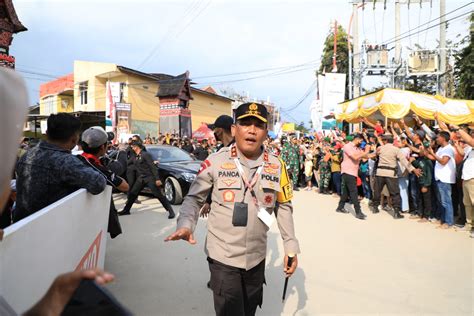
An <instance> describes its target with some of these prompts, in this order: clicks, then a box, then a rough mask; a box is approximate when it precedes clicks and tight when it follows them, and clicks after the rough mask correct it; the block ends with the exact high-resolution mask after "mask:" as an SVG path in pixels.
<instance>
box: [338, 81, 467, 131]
mask: <svg viewBox="0 0 474 316" xmlns="http://www.w3.org/2000/svg"><path fill="white" fill-rule="evenodd" d="M410 112H411V113H415V114H416V115H418V116H419V117H420V118H424V119H427V120H434V119H435V117H434V116H435V114H436V113H437V114H438V118H439V119H440V120H442V121H444V122H446V123H449V124H457V125H459V124H472V123H474V101H473V100H457V99H449V98H445V97H442V96H439V95H436V96H433V95H429V94H423V93H417V92H413V91H407V90H397V89H389V88H386V89H383V90H380V91H377V92H374V93H370V94H367V95H364V96H361V97H358V98H355V99H353V100H350V101H347V102H343V103H339V104H338V105H337V106H336V109H335V116H336V119H337V120H338V121H347V122H349V123H358V122H360V120H361V118H363V117H369V116H380V115H382V116H384V117H387V118H388V119H393V120H399V119H401V118H403V117H405V116H407V115H409V114H410Z"/></svg>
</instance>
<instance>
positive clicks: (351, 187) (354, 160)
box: [336, 134, 370, 219]
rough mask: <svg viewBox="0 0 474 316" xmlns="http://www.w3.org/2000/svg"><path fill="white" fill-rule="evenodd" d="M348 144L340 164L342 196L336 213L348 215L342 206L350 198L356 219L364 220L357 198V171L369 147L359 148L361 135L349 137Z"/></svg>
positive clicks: (366, 155)
mask: <svg viewBox="0 0 474 316" xmlns="http://www.w3.org/2000/svg"><path fill="white" fill-rule="evenodd" d="M348 138H349V140H350V141H349V142H348V143H347V144H345V145H344V147H343V149H342V150H343V153H344V155H343V160H342V163H341V174H342V183H343V186H342V194H341V199H340V200H339V205H338V207H337V209H336V212H339V213H348V212H347V211H346V210H345V209H344V204H345V203H346V201H347V198H348V197H350V199H351V202H352V204H353V205H354V209H355V212H356V218H358V219H365V218H366V216H365V214H364V213H362V210H361V208H360V203H359V198H358V196H357V174H358V171H359V162H360V160H361V159H362V158H368V155H369V151H370V146H366V147H365V150H362V149H360V148H359V146H360V144H361V143H362V141H363V139H364V138H363V136H362V135H361V134H354V135H353V136H349V137H348Z"/></svg>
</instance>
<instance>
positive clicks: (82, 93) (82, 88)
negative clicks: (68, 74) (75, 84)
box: [79, 81, 88, 104]
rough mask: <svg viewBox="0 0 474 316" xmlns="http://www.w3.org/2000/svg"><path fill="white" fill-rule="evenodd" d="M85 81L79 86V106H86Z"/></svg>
mask: <svg viewBox="0 0 474 316" xmlns="http://www.w3.org/2000/svg"><path fill="white" fill-rule="evenodd" d="M87 83H88V82H87V81H84V82H81V83H80V84H79V95H80V96H81V104H87V86H88V84H87Z"/></svg>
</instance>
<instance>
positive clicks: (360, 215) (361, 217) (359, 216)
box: [356, 212, 367, 220]
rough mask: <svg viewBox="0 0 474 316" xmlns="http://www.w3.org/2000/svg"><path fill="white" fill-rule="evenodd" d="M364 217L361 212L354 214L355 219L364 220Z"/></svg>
mask: <svg viewBox="0 0 474 316" xmlns="http://www.w3.org/2000/svg"><path fill="white" fill-rule="evenodd" d="M366 217H367V216H366V215H365V214H364V213H362V212H360V213H357V214H356V218H358V219H362V220H364V219H365V218H366Z"/></svg>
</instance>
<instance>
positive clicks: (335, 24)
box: [331, 20, 337, 72]
mask: <svg viewBox="0 0 474 316" xmlns="http://www.w3.org/2000/svg"><path fill="white" fill-rule="evenodd" d="M331 72H337V20H334V51H333V54H332V71H331Z"/></svg>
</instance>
